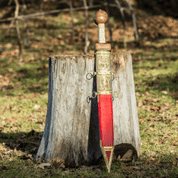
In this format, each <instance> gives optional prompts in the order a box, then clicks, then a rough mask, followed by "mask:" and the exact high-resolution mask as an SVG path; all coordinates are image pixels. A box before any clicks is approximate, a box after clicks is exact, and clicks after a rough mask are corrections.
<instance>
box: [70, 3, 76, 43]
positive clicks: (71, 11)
mask: <svg viewBox="0 0 178 178" xmlns="http://www.w3.org/2000/svg"><path fill="white" fill-rule="evenodd" d="M69 5H70V16H71V22H72V42H73V43H74V39H75V34H74V16H73V6H72V0H70V2H69Z"/></svg>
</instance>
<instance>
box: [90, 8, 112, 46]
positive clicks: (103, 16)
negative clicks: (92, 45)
mask: <svg viewBox="0 0 178 178" xmlns="http://www.w3.org/2000/svg"><path fill="white" fill-rule="evenodd" d="M93 19H94V22H95V23H96V25H98V41H99V43H106V39H105V23H106V22H107V21H108V15H107V13H106V12H105V11H103V10H101V9H100V10H99V11H97V12H96V13H95V14H94V17H93Z"/></svg>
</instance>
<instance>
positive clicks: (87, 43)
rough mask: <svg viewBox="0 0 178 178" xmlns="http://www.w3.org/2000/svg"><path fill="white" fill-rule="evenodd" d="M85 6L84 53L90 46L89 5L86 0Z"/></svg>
mask: <svg viewBox="0 0 178 178" xmlns="http://www.w3.org/2000/svg"><path fill="white" fill-rule="evenodd" d="M83 3H84V7H85V47H84V54H86V53H87V48H88V46H89V40H88V24H89V21H88V6H87V2H86V0H83Z"/></svg>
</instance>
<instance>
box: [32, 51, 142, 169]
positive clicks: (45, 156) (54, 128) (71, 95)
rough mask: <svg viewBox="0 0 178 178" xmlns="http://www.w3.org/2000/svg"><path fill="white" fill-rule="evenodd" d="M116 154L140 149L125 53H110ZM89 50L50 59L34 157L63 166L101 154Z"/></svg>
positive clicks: (129, 65)
mask: <svg viewBox="0 0 178 178" xmlns="http://www.w3.org/2000/svg"><path fill="white" fill-rule="evenodd" d="M111 66H112V72H114V73H115V76H116V79H115V80H114V81H113V83H112V87H113V92H115V91H116V92H118V98H114V101H113V119H114V139H115V140H114V145H115V157H116V158H117V157H118V156H119V155H121V156H122V155H123V154H125V153H126V151H128V149H132V150H133V151H134V154H135V155H136V156H139V155H140V135H139V124H138V115H137V106H136V98H135V87H134V79H133V70H132V58H131V55H130V54H117V55H112V56H111ZM94 67H95V60H94V56H56V57H51V58H50V59H49V96H48V109H47V116H46V124H45V129H44V133H43V137H42V140H41V144H40V147H39V149H38V152H37V155H36V158H37V159H39V160H45V161H46V162H53V161H57V160H60V159H63V160H64V161H65V165H66V166H77V165H81V164H92V163H94V162H96V161H97V160H99V158H101V156H102V153H101V150H100V145H99V140H100V138H99V121H98V104H97V99H96V98H94V99H91V100H90V103H87V97H88V96H92V92H93V91H96V78H95V77H94V78H92V79H91V80H87V79H86V75H87V73H90V72H92V71H94Z"/></svg>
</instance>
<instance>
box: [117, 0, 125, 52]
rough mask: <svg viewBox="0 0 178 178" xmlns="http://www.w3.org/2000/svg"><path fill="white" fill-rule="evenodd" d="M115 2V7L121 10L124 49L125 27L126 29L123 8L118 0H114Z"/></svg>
mask: <svg viewBox="0 0 178 178" xmlns="http://www.w3.org/2000/svg"><path fill="white" fill-rule="evenodd" d="M115 2H116V4H117V7H118V9H119V10H120V12H121V16H122V24H123V29H124V31H123V37H124V48H125V49H126V48H127V43H126V36H125V29H126V26H125V16H124V12H123V10H124V8H122V7H121V5H120V2H119V1H118V0H115Z"/></svg>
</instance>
